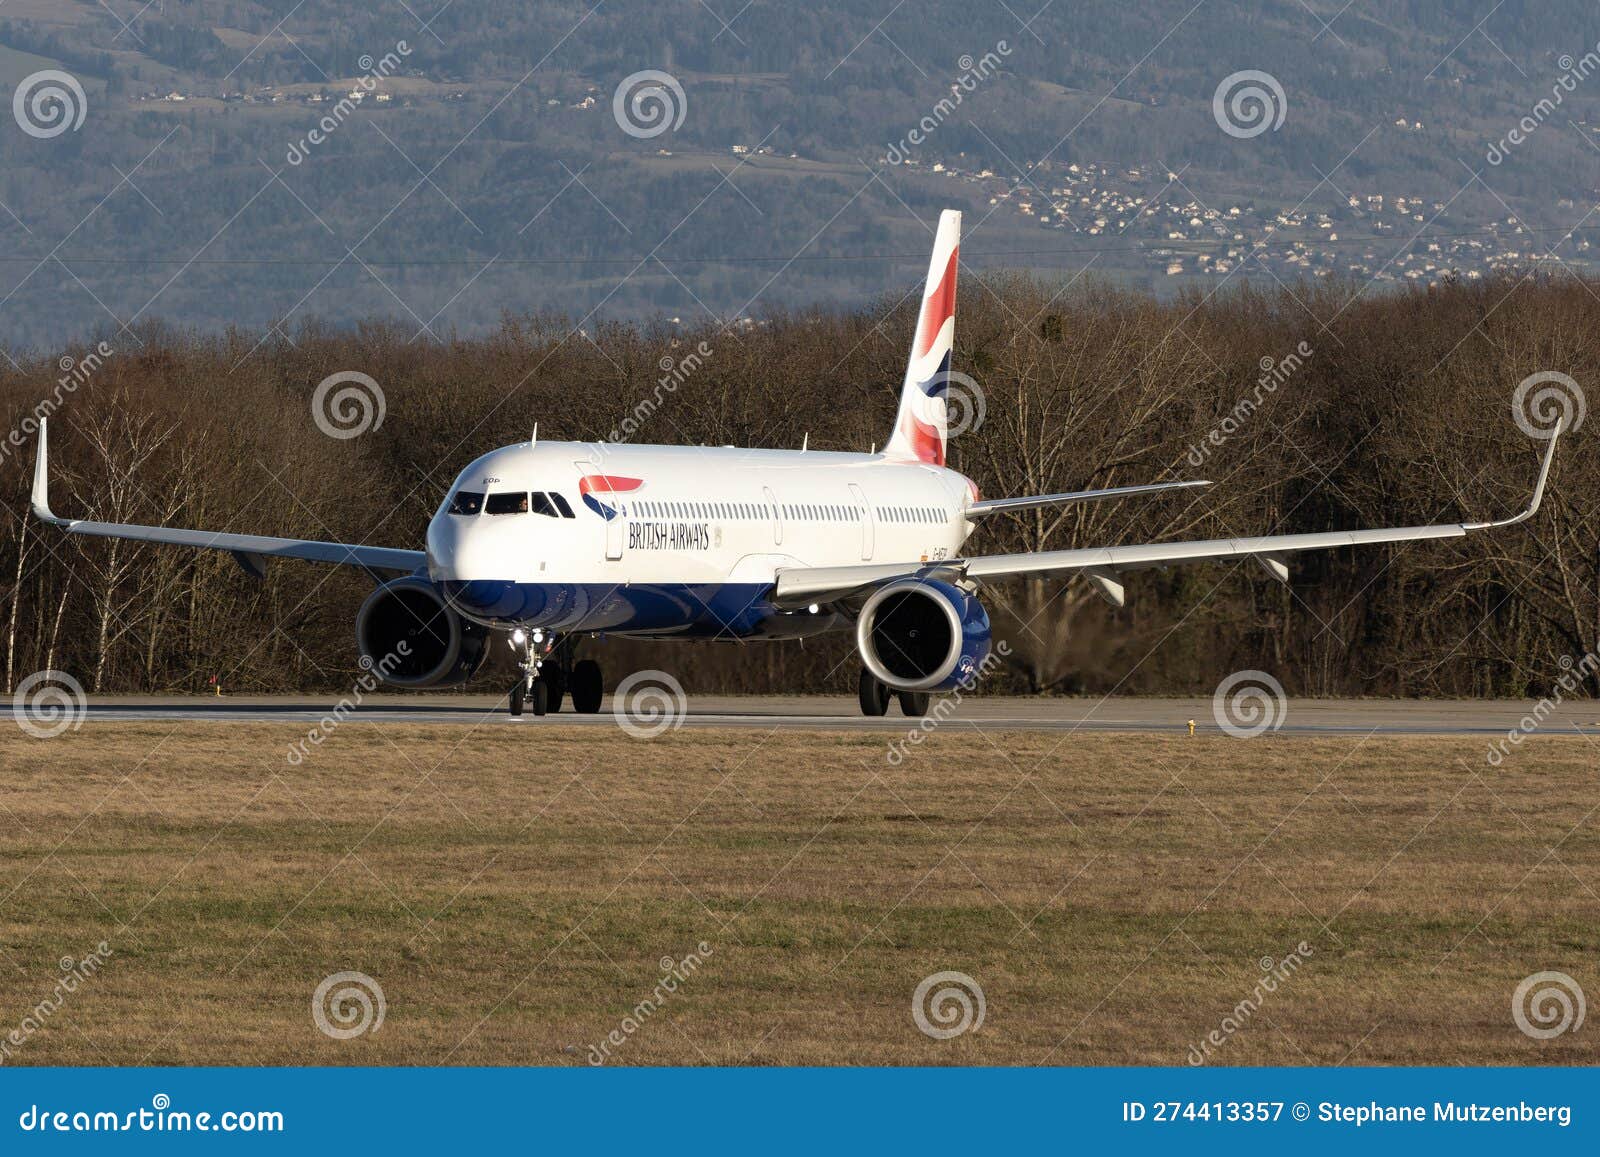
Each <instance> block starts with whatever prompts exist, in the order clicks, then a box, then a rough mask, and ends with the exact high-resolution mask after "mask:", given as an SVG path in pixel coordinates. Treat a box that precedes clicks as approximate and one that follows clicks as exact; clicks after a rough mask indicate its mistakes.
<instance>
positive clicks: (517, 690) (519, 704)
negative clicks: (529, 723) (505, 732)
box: [511, 679, 528, 719]
mask: <svg viewBox="0 0 1600 1157" xmlns="http://www.w3.org/2000/svg"><path fill="white" fill-rule="evenodd" d="M527 701H528V681H527V680H526V679H518V680H517V682H516V686H514V687H512V688H511V717H512V718H513V719H515V718H517V717H519V716H521V714H522V708H523V705H524V704H525V703H527Z"/></svg>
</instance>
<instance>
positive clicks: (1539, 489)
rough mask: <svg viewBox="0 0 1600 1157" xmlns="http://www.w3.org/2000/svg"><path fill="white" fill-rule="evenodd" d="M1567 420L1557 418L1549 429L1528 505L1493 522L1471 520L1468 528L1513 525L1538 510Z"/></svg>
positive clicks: (1526, 518) (1524, 520)
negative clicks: (1520, 510) (1518, 511)
mask: <svg viewBox="0 0 1600 1157" xmlns="http://www.w3.org/2000/svg"><path fill="white" fill-rule="evenodd" d="M1566 424H1567V420H1566V419H1565V418H1558V419H1557V420H1556V424H1555V429H1553V430H1551V431H1550V445H1548V446H1546V447H1545V451H1544V462H1543V463H1542V464H1541V465H1540V466H1539V480H1538V481H1537V482H1535V483H1534V484H1533V497H1532V498H1530V499H1529V500H1528V507H1527V509H1526V510H1524V511H1523V512H1522V513H1521V514H1513V515H1512V516H1511V517H1510V518H1497V519H1495V520H1494V521H1493V522H1473V523H1468V524H1467V529H1468V530H1488V529H1490V528H1492V527H1496V526H1515V525H1516V524H1517V523H1519V522H1526V521H1527V520H1528V519H1530V518H1532V517H1533V516H1534V515H1535V514H1537V513H1538V512H1539V504H1540V503H1541V502H1543V501H1544V484H1545V483H1546V482H1547V481H1549V478H1550V464H1551V463H1552V462H1554V461H1555V460H1556V442H1557V441H1558V440H1560V438H1561V432H1562V430H1564V429H1565V428H1566Z"/></svg>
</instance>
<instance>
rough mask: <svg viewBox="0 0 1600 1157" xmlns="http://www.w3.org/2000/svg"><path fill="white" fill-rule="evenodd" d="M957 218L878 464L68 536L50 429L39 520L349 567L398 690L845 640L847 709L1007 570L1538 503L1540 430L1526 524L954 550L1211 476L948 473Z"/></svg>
mask: <svg viewBox="0 0 1600 1157" xmlns="http://www.w3.org/2000/svg"><path fill="white" fill-rule="evenodd" d="M960 229H961V214H960V213H959V212H956V211H953V210H946V211H945V212H943V213H942V214H941V215H940V218H939V225H938V229H937V232H936V234H935V238H934V245H933V254H932V257H931V259H930V262H929V266H928V276H927V281H926V283H925V285H924V289H923V294H922V303H921V308H920V310H919V312H918V317H917V325H916V331H915V335H914V338H913V345H912V348H911V353H910V357H909V360H908V363H907V366H906V373H905V379H904V382H903V384H902V387H901V392H900V405H899V411H898V413H897V415H896V418H895V424H894V429H893V432H892V434H891V436H890V438H889V440H888V441H887V442H886V443H885V444H884V446H883V448H882V449H881V450H877V449H876V448H875V449H874V451H873V452H870V453H865V454H861V453H838V452H823V451H813V450H810V449H801V450H768V449H750V448H740V447H733V446H726V447H704V446H650V445H635V444H632V443H626V442H624V443H597V442H560V441H539V440H538V438H537V430H535V434H534V437H533V438H532V439H530V440H529V441H527V442H522V443H518V444H516V445H511V446H504V447H502V448H500V449H498V450H492V451H490V452H489V453H487V454H484V455H483V456H482V457H480V458H478V459H476V460H475V461H473V462H472V463H471V464H470V465H468V466H467V467H466V469H464V470H462V471H461V473H460V475H459V476H458V477H457V478H456V480H455V482H454V483H453V484H452V485H451V487H450V489H449V492H448V493H447V494H446V495H445V497H444V500H443V502H442V503H441V504H440V506H439V509H438V511H437V512H436V513H435V514H434V516H433V518H432V520H431V521H430V522H429V524H428V530H427V538H426V543H425V549H423V550H405V549H398V548H390V547H377V546H364V545H350V544H345V543H332V542H317V541H310V540H304V539H286V538H269V537H263V536H259V535H247V534H224V533H213V532H210V531H201V530H185V529H177V528H170V527H153V526H139V525H132V524H124V523H104V522H92V521H82V520H77V519H67V518H61V517H58V516H57V515H56V514H54V513H53V512H52V511H51V509H50V499H49V490H48V464H47V455H48V447H47V437H48V435H47V430H46V423H45V422H44V421H43V420H41V422H40V424H39V453H38V459H37V462H36V464H35V469H34V477H33V494H32V507H33V512H34V514H35V515H36V516H37V517H38V518H40V519H42V520H43V521H45V522H47V523H50V524H51V525H54V526H58V527H60V528H61V529H62V530H64V531H66V532H67V533H70V534H83V535H93V536H100V537H109V538H123V539H130V540H133V541H137V542H150V543H166V544H171V545H176V546H189V547H197V548H205V549H212V550H223V551H227V552H228V553H230V554H231V555H232V556H233V557H234V559H235V560H237V561H238V563H239V564H240V566H241V567H242V568H243V569H244V570H245V571H246V572H247V573H248V574H250V575H252V576H253V577H255V578H257V579H260V578H262V577H264V575H265V566H266V560H268V559H273V558H291V559H305V560H310V561H314V562H323V563H332V564H336V565H341V566H352V567H357V568H360V569H361V570H363V571H365V572H366V573H367V575H368V576H369V577H370V578H371V579H372V580H373V582H374V584H375V586H374V590H373V591H372V593H371V594H370V595H369V596H368V597H367V599H366V601H365V602H364V603H363V604H362V605H361V608H360V610H359V611H358V612H357V614H356V622H355V636H356V647H357V651H358V654H359V656H360V658H361V662H362V666H363V667H367V668H368V669H370V670H373V671H376V672H378V673H379V674H380V675H381V676H382V677H383V679H384V680H385V681H386V682H387V683H389V684H390V685H393V686H396V687H402V688H422V687H436V686H442V685H450V684H459V683H463V682H465V681H466V680H467V679H469V678H471V677H472V675H473V674H474V673H475V672H476V671H477V670H478V669H479V668H480V667H481V666H482V664H483V662H484V659H485V658H486V656H487V655H488V653H489V647H490V644H491V641H492V640H493V639H495V638H497V637H504V638H506V640H507V642H508V643H509V644H510V646H511V647H512V648H513V649H514V650H515V652H516V662H517V669H518V676H517V679H516V681H515V683H514V685H513V686H512V688H511V690H510V695H509V707H510V712H511V714H512V715H513V716H521V715H522V714H523V713H524V711H525V710H526V709H527V708H528V707H530V706H531V708H532V711H533V713H534V714H535V715H544V714H547V713H548V712H550V711H557V710H559V709H560V706H561V702H562V699H563V697H564V696H568V695H570V698H571V702H572V707H573V709H574V710H575V711H577V712H580V713H585V714H593V713H595V712H598V711H599V710H600V707H601V702H602V699H603V697H604V678H603V673H602V671H601V668H600V665H599V663H598V662H597V661H596V660H594V659H592V658H585V659H582V660H578V659H576V657H575V655H574V649H575V645H576V643H577V642H578V640H579V639H580V638H600V639H604V638H605V637H607V636H611V635H616V636H622V637H628V638H639V639H699V640H752V639H773V640H776V639H803V638H807V637H812V636H816V635H820V634H824V633H827V632H832V631H845V630H853V631H854V632H855V644H856V649H857V652H858V654H859V658H860V660H861V668H860V671H859V678H858V682H857V689H858V698H859V701H860V706H861V711H862V713H863V714H864V715H867V716H882V715H884V714H886V713H887V711H888V708H889V704H890V701H891V699H898V701H899V706H900V709H901V711H902V712H903V713H904V714H906V715H908V716H922V715H924V714H925V713H926V712H927V711H928V708H929V702H930V699H929V696H930V695H931V694H932V693H935V692H939V691H949V690H951V689H954V688H956V687H958V686H960V685H962V682H963V680H970V679H971V678H972V677H973V674H974V672H976V671H978V670H979V669H980V666H981V665H982V664H983V663H984V662H985V659H986V657H987V655H988V652H989V646H990V627H989V617H988V614H987V612H986V611H985V610H984V607H983V603H982V601H981V600H980V598H979V592H980V589H981V587H982V586H983V584H985V583H992V582H996V581H1000V580H1004V579H1008V578H1012V577H1015V576H1018V575H1053V576H1070V575H1073V574H1078V575H1082V576H1084V578H1085V579H1087V580H1088V581H1089V582H1090V583H1092V584H1093V585H1094V586H1095V588H1096V589H1097V591H1098V592H1099V594H1100V595H1101V596H1103V597H1104V598H1105V599H1106V600H1107V601H1108V602H1110V603H1111V604H1112V605H1114V606H1118V607H1120V606H1122V605H1123V603H1124V600H1125V597H1126V591H1125V586H1124V580H1123V576H1124V575H1125V574H1126V573H1127V572H1129V571H1136V570H1141V569H1146V568H1151V567H1161V568H1165V567H1171V566H1178V565H1185V564H1190V563H1202V562H1213V561H1218V560H1227V559H1243V558H1251V559H1254V560H1255V561H1256V562H1257V563H1259V564H1260V565H1261V566H1262V567H1263V568H1264V569H1265V570H1266V572H1267V573H1268V574H1269V575H1270V576H1271V577H1272V578H1274V579H1276V580H1277V581H1279V582H1281V583H1288V581H1289V561H1288V560H1289V559H1290V557H1291V556H1293V555H1295V554H1297V553H1299V552H1301V551H1308V550H1330V549H1335V548H1338V547H1351V546H1369V545H1376V544H1380V543H1398V542H1415V541H1419V540H1423V539H1440V538H1458V537H1461V536H1464V535H1467V534H1471V533H1474V532H1476V531H1482V530H1492V529H1496V528H1499V527H1506V526H1512V525H1514V524H1516V523H1519V522H1523V521H1525V520H1526V519H1529V518H1531V517H1532V516H1533V515H1534V513H1535V512H1536V511H1537V510H1538V509H1539V504H1540V502H1541V500H1542V498H1543V495H1544V489H1545V483H1546V480H1547V479H1548V477H1549V474H1550V466H1551V462H1552V461H1553V460H1554V457H1555V448H1556V440H1557V437H1558V436H1559V434H1560V432H1561V428H1560V425H1559V424H1558V426H1557V427H1556V429H1555V430H1554V431H1552V433H1551V435H1550V439H1549V443H1550V444H1549V446H1548V448H1547V449H1546V452H1545V455H1544V459H1543V462H1542V464H1541V467H1540V470H1539V474H1538V479H1537V482H1536V483H1535V486H1534V490H1533V495H1532V498H1531V500H1530V502H1529V504H1528V506H1527V507H1526V509H1524V510H1523V511H1521V512H1520V513H1518V514H1515V515H1513V516H1511V517H1507V518H1501V519H1497V520H1493V521H1486V522H1464V523H1447V524H1439V525H1431V526H1409V527H1397V528H1387V529H1372V530H1341V531H1328V532H1322V533H1308V534H1286V535H1270V536H1266V537H1259V538H1236V539H1214V540H1205V541H1189V542H1164V543H1147V544H1139V545H1131V546H1104V547H1087V548H1079V549H1072V550H1049V551H1039V552H1034V553H1024V554H975V553H963V550H962V547H963V545H964V544H965V543H966V541H967V539H968V537H969V536H970V535H971V534H972V533H973V532H974V531H975V530H977V529H978V528H980V527H981V526H982V524H983V522H984V520H985V519H988V518H993V517H995V516H996V515H1001V514H1005V513H1008V512H1012V511H1018V510H1028V509H1033V508H1038V507H1047V506H1064V505H1069V504H1072V503H1082V502H1099V501H1105V500H1111V499H1124V498H1132V497H1136V496H1140V495H1148V494H1157V493H1164V492H1168V491H1173V490H1184V489H1190V488H1198V487H1203V486H1207V485H1209V483H1208V482H1206V481H1203V480H1197V481H1176V482H1157V483H1150V484H1145V485H1133V486H1118V487H1113V488H1110V489H1104V490H1084V491H1077V492H1073V493H1066V494H1040V495H1031V496H1025V497H1015V498H1000V499H983V498H981V497H980V495H979V491H978V487H977V486H976V485H975V484H974V483H973V482H972V480H971V479H969V478H967V477H966V476H964V475H963V474H961V473H959V472H957V471H955V470H953V469H951V468H950V467H949V466H947V465H946V462H945V454H946V449H947V441H948V435H949V426H948V414H949V408H948V406H947V396H948V392H949V385H950V380H951V369H950V364H951V350H952V345H953V341H954V333H955V305H956V271H957V256H958V252H959V239H960Z"/></svg>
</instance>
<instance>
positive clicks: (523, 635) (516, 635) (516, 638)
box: [511, 627, 528, 647]
mask: <svg viewBox="0 0 1600 1157" xmlns="http://www.w3.org/2000/svg"><path fill="white" fill-rule="evenodd" d="M511 641H512V642H513V643H515V644H516V645H517V646H519V647H520V646H522V644H524V643H526V642H527V641H528V634H527V632H526V631H524V630H523V629H522V628H521V627H518V628H517V629H516V630H514V631H512V632H511Z"/></svg>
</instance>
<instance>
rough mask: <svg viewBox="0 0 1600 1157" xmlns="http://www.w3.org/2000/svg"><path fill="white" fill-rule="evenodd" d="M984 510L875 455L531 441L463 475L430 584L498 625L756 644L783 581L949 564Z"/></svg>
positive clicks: (435, 535)
mask: <svg viewBox="0 0 1600 1157" xmlns="http://www.w3.org/2000/svg"><path fill="white" fill-rule="evenodd" d="M480 496H481V497H480ZM524 496H525V497H526V501H523V497H524ZM976 497H977V493H976V487H974V486H973V484H972V483H971V482H970V481H969V480H968V479H966V478H965V477H964V476H962V475H961V474H958V473H956V472H955V471H953V470H949V469H946V468H944V467H940V466H931V465H928V464H925V463H920V462H914V463H907V462H898V461H890V460H887V459H885V458H884V457H883V456H881V455H873V454H839V453H826V452H820V451H793V450H750V449H740V448H736V447H702V446H634V445H627V444H621V445H618V444H610V443H586V442H540V443H538V444H537V445H530V444H527V443H523V444H521V445H516V446H507V447H504V448H502V449H499V450H495V451H493V452H491V453H488V454H485V455H484V456H483V457H481V458H479V459H478V460H477V461H475V462H473V463H472V464H471V465H470V466H468V467H467V468H466V469H465V470H463V471H462V472H461V475H460V477H458V478H457V479H456V482H455V485H454V486H453V487H452V488H451V490H450V493H449V495H448V496H447V497H446V498H445V501H444V503H443V504H442V505H441V506H440V508H439V511H438V513H437V514H435V515H434V518H433V520H432V522H431V523H430V524H429V527H428V539H427V558H428V573H429V578H430V579H431V580H432V581H433V582H435V583H436V584H439V585H440V586H441V587H442V588H443V589H444V590H445V591H446V592H447V593H448V594H449V596H450V598H451V602H452V603H453V604H454V605H455V606H456V607H457V609H458V610H460V611H462V612H463V613H464V614H467V615H469V616H470V617H472V618H474V619H477V620H479V621H482V622H486V623H489V624H491V625H497V626H504V625H536V626H548V627H551V628H553V629H556V630H608V631H617V632H623V633H636V634H696V633H707V632H708V631H709V633H712V634H725V635H731V636H733V637H740V636H744V635H750V634H762V633H766V630H764V629H763V623H764V621H765V620H767V619H769V618H770V617H771V614H770V613H769V612H771V608H770V607H769V606H767V605H766V604H765V601H764V600H765V595H766V593H767V591H768V590H769V589H770V587H771V585H772V583H773V581H774V578H775V576H776V574H777V572H778V570H779V569H781V568H784V567H826V566H849V565H859V564H861V563H863V562H913V563H914V562H919V561H937V560H940V559H944V558H949V557H952V556H954V555H956V554H957V553H958V552H959V549H960V547H961V544H962V542H963V541H964V540H965V539H966V537H967V535H968V533H969V532H970V531H971V524H970V523H969V522H968V520H967V518H966V516H965V511H966V508H967V506H968V505H969V504H970V503H971V502H972V501H974V500H975V499H976ZM636 588H637V589H636ZM675 608H682V610H678V609H675ZM675 619H678V620H683V621H681V622H677V623H675V622H674V621H673V620H675ZM734 620H737V621H734ZM819 625H820V624H819Z"/></svg>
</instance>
